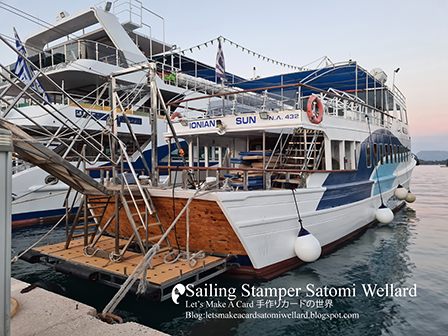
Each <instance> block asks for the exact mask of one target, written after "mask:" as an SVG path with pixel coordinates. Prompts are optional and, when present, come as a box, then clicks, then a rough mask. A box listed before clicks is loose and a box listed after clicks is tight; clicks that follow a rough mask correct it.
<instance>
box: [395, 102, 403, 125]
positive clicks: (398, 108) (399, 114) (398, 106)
mask: <svg viewBox="0 0 448 336" xmlns="http://www.w3.org/2000/svg"><path fill="white" fill-rule="evenodd" d="M396 106H397V119H398V120H399V121H403V115H402V114H401V113H402V111H401V107H400V105H398V104H397V105H396Z"/></svg>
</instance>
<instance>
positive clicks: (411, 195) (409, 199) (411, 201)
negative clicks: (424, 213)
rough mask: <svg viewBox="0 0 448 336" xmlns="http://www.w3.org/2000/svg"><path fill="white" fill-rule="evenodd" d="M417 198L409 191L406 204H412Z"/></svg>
mask: <svg viewBox="0 0 448 336" xmlns="http://www.w3.org/2000/svg"><path fill="white" fill-rule="evenodd" d="M416 199H417V197H415V195H414V194H413V193H411V191H410V190H409V193H408V197H406V202H408V203H414V202H415V200H416Z"/></svg>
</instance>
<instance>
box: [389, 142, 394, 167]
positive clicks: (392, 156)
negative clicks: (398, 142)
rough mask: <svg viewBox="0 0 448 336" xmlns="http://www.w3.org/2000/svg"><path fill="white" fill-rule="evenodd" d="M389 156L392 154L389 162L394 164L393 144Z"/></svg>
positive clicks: (390, 146)
mask: <svg viewBox="0 0 448 336" xmlns="http://www.w3.org/2000/svg"><path fill="white" fill-rule="evenodd" d="M389 156H390V160H389V162H390V164H393V163H394V154H393V152H392V145H389Z"/></svg>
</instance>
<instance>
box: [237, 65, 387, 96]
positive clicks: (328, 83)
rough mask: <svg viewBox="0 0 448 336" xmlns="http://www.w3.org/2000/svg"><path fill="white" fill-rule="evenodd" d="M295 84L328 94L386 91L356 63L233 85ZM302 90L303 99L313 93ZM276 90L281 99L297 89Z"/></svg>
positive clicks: (252, 86)
mask: <svg viewBox="0 0 448 336" xmlns="http://www.w3.org/2000/svg"><path fill="white" fill-rule="evenodd" d="M298 83H301V84H307V85H309V86H312V87H313V88H317V89H320V90H323V91H328V90H329V89H330V88H332V89H334V90H338V91H343V92H356V91H365V90H366V89H385V88H386V87H385V86H384V85H383V84H382V83H381V82H380V81H378V80H376V79H375V78H374V77H373V76H372V75H371V74H370V73H369V72H368V71H366V70H365V69H363V68H361V67H360V66H359V65H357V64H356V63H355V62H349V63H344V64H341V65H334V66H331V67H326V68H322V69H314V70H306V71H300V72H294V73H288V74H283V75H276V76H271V77H265V78H260V79H255V80H251V81H245V82H240V83H235V84H234V86H236V87H239V88H241V89H243V90H249V89H258V88H265V87H274V86H281V85H289V84H298ZM301 90H302V92H301V94H302V96H307V95H310V94H311V93H313V90H312V89H309V88H306V87H302V88H301ZM277 91H278V93H281V94H282V95H283V96H287V97H289V98H294V95H295V94H296V92H297V87H291V88H279V89H278V90H277ZM269 92H271V93H274V92H275V90H269ZM314 92H315V91H314Z"/></svg>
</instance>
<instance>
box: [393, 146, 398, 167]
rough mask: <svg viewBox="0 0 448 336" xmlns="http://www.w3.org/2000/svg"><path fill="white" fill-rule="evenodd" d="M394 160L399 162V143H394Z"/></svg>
mask: <svg viewBox="0 0 448 336" xmlns="http://www.w3.org/2000/svg"><path fill="white" fill-rule="evenodd" d="M394 162H395V163H398V155H397V145H394Z"/></svg>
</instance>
